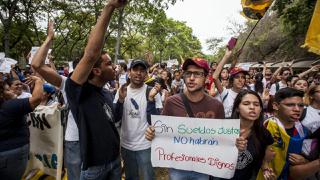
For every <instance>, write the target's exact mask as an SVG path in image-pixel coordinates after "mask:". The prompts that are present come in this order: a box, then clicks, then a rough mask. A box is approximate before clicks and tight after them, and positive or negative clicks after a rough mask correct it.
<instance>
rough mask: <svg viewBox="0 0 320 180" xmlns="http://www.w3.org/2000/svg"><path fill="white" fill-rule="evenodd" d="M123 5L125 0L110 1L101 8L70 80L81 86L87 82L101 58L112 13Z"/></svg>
mask: <svg viewBox="0 0 320 180" xmlns="http://www.w3.org/2000/svg"><path fill="white" fill-rule="evenodd" d="M125 3H126V0H110V1H109V2H108V4H107V5H106V6H105V7H104V8H103V11H102V13H101V16H100V17H99V19H98V21H97V24H96V25H95V26H94V28H93V29H92V30H91V33H90V35H89V40H88V44H87V46H86V48H85V50H84V55H83V57H82V59H81V60H80V62H79V64H78V65H77V67H76V69H75V70H74V71H73V74H72V76H71V79H72V80H73V81H74V82H76V83H77V84H79V85H82V84H84V83H85V82H86V81H87V79H88V76H89V74H90V72H91V70H92V68H93V66H94V64H95V63H96V62H97V61H98V59H99V58H100V56H101V50H102V48H103V45H104V39H105V38H104V36H105V32H106V31H107V27H108V25H109V22H110V19H111V16H112V13H113V11H114V9H115V8H118V7H122V6H124V4H125Z"/></svg>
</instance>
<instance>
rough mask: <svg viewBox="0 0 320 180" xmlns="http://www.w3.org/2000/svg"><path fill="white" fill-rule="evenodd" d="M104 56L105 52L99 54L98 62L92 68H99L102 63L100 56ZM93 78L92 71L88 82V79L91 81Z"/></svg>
mask: <svg viewBox="0 0 320 180" xmlns="http://www.w3.org/2000/svg"><path fill="white" fill-rule="evenodd" d="M104 54H106V52H105V51H102V52H101V54H100V57H99V59H98V61H97V62H96V63H95V64H94V65H93V68H98V67H100V65H101V63H102V62H103V59H102V56H103V55H104ZM93 77H94V75H93V71H92V70H91V72H90V74H89V77H88V79H89V80H90V79H92V78H93Z"/></svg>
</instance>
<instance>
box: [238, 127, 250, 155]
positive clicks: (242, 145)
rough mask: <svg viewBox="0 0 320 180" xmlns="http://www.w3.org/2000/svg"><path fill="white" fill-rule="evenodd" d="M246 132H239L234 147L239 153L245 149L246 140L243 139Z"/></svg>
mask: <svg viewBox="0 0 320 180" xmlns="http://www.w3.org/2000/svg"><path fill="white" fill-rule="evenodd" d="M245 134H246V130H245V129H242V130H240V137H238V138H237V139H236V146H237V148H238V150H239V151H244V150H246V149H247V145H248V140H247V139H246V138H245Z"/></svg>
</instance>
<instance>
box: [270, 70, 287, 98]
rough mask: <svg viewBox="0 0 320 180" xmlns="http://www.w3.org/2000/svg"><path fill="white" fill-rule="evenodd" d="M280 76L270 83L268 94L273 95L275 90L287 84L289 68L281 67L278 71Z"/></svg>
mask: <svg viewBox="0 0 320 180" xmlns="http://www.w3.org/2000/svg"><path fill="white" fill-rule="evenodd" d="M280 76H281V81H279V82H276V83H274V84H272V85H271V88H270V95H271V96H274V95H275V94H276V92H277V91H279V90H280V89H282V88H285V87H287V86H288V85H287V79H288V77H289V76H290V70H289V69H282V70H281V71H280Z"/></svg>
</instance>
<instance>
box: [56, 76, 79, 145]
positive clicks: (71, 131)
mask: <svg viewBox="0 0 320 180" xmlns="http://www.w3.org/2000/svg"><path fill="white" fill-rule="evenodd" d="M61 78H62V81H61V87H60V91H61V93H62V96H63V100H64V102H65V103H66V104H67V103H68V100H67V94H66V91H65V86H66V81H67V77H65V76H61ZM64 139H65V140H66V141H79V130H78V126H77V124H76V122H75V120H74V117H73V115H72V113H71V111H69V113H68V122H67V128H66V134H65V138H64Z"/></svg>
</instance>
